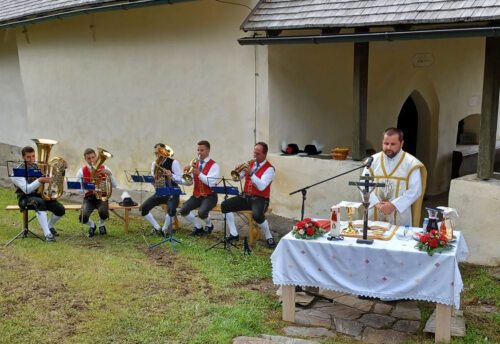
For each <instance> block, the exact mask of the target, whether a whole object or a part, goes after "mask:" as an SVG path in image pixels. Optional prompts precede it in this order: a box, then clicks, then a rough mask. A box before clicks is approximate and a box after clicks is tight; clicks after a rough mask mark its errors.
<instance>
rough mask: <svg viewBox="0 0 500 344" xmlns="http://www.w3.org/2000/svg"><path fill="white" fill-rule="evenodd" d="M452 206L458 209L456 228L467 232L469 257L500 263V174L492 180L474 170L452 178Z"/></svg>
mask: <svg viewBox="0 0 500 344" xmlns="http://www.w3.org/2000/svg"><path fill="white" fill-rule="evenodd" d="M449 206H450V207H453V208H456V209H457V210H458V212H459V216H460V218H459V219H458V220H457V221H456V228H457V230H460V231H462V232H463V233H464V236H465V239H466V241H467V245H468V247H469V256H468V258H467V261H468V262H470V263H475V264H484V265H499V264H500V251H499V250H498V242H499V241H500V231H499V230H498V229H499V228H498V224H499V223H500V213H499V212H498V209H500V174H499V173H495V178H493V179H490V180H480V179H478V178H477V177H476V175H475V174H473V175H468V176H464V177H461V178H457V179H453V180H452V181H451V186H450V195H449Z"/></svg>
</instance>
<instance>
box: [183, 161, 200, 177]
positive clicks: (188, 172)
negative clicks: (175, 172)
mask: <svg viewBox="0 0 500 344" xmlns="http://www.w3.org/2000/svg"><path fill="white" fill-rule="evenodd" d="M199 160H200V156H199V155H198V157H196V158H194V159H193V160H191V162H190V163H189V165H187V166H186V167H184V174H183V175H182V178H184V180H185V181H186V182H188V183H192V182H193V176H192V175H191V174H192V173H193V169H194V166H195V165H196V163H197V162H198V161H199Z"/></svg>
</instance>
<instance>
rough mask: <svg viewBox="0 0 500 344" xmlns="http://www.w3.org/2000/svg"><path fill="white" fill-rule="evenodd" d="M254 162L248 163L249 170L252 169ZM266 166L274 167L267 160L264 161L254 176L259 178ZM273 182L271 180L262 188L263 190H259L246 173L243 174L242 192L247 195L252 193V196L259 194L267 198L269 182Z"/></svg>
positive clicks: (269, 190)
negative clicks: (243, 184)
mask: <svg viewBox="0 0 500 344" xmlns="http://www.w3.org/2000/svg"><path fill="white" fill-rule="evenodd" d="M255 164H256V162H255V161H253V162H252V163H251V165H250V170H252V169H253V168H254V166H255ZM268 168H274V167H273V165H271V163H270V162H269V161H266V162H265V163H264V165H262V166H260V167H259V169H258V170H257V171H256V172H255V176H256V177H258V178H261V177H262V175H263V174H264V172H266V170H267V169H268ZM272 183H273V182H272V181H271V182H270V183H269V185H268V186H267V187H266V188H265V189H264V190H262V191H261V190H259V189H258V188H257V187H255V185H254V184H253V182H252V179H251V176H249V175H248V174H247V175H245V186H244V193H245V194H247V195H252V196H260V197H264V198H269V197H270V196H271V184H272Z"/></svg>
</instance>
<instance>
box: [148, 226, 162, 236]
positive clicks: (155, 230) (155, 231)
mask: <svg viewBox="0 0 500 344" xmlns="http://www.w3.org/2000/svg"><path fill="white" fill-rule="evenodd" d="M151 235H159V236H163V234H162V232H161V229H156V228H151Z"/></svg>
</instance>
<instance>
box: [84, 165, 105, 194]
mask: <svg viewBox="0 0 500 344" xmlns="http://www.w3.org/2000/svg"><path fill="white" fill-rule="evenodd" d="M102 170H104V165H101V166H99V169H98V171H102ZM82 172H83V182H84V183H94V181H93V180H92V178H91V177H92V173H91V172H90V170H89V166H88V165H85V166H83V167H82ZM93 194H94V190H87V191H86V192H85V196H91V195H93ZM103 196H105V195H103Z"/></svg>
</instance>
